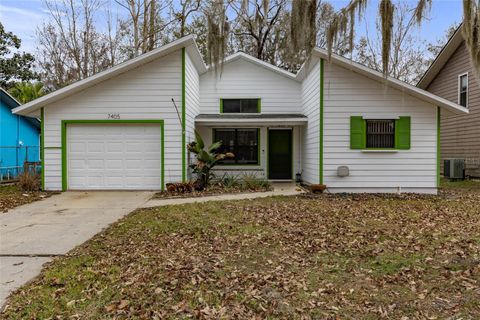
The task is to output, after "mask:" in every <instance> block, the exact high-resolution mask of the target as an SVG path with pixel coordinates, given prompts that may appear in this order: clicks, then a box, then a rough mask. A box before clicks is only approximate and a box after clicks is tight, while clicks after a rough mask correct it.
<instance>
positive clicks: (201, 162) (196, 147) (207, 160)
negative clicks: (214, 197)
mask: <svg viewBox="0 0 480 320" xmlns="http://www.w3.org/2000/svg"><path fill="white" fill-rule="evenodd" d="M221 145H222V142H221V141H218V142H215V143H213V144H212V145H210V147H208V148H207V150H205V143H204V142H203V139H202V137H201V136H200V134H198V132H196V131H195V141H192V142H190V143H189V144H187V150H188V151H189V152H192V153H194V154H195V155H196V162H195V163H193V164H191V165H190V168H192V170H193V173H195V174H196V175H197V181H195V189H196V190H203V189H205V188H206V187H208V185H209V184H210V181H211V180H212V178H214V176H215V175H214V174H213V172H212V169H213V167H215V166H216V165H217V163H218V162H219V161H221V160H223V159H231V158H233V157H235V155H234V154H233V153H231V152H227V153H221V152H219V151H218V149H219V148H220V147H221Z"/></svg>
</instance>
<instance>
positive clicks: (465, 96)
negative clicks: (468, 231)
mask: <svg viewBox="0 0 480 320" xmlns="http://www.w3.org/2000/svg"><path fill="white" fill-rule="evenodd" d="M417 86H418V87H419V88H421V89H424V90H427V91H429V92H431V93H433V94H435V95H438V96H440V97H442V98H445V99H447V100H450V101H452V102H455V103H458V104H460V105H463V106H465V107H467V108H468V109H469V111H470V113H469V114H445V113H443V114H442V115H441V122H440V123H441V124H440V127H441V143H440V144H441V158H442V162H441V163H442V170H443V159H448V158H463V159H465V167H466V168H465V174H466V175H467V176H471V177H480V87H479V84H478V81H477V77H476V75H475V70H474V68H473V65H472V63H471V60H470V56H469V53H468V49H467V47H466V44H465V40H464V39H463V36H462V33H461V28H458V29H457V31H456V32H455V33H454V34H453V36H452V37H451V38H450V40H449V41H448V42H447V44H446V45H445V47H443V49H442V51H441V52H440V54H439V55H438V57H437V58H436V59H435V61H434V62H433V64H432V65H431V66H430V68H429V69H428V70H427V72H426V73H425V75H424V76H423V78H422V79H421V80H420V81H419V83H418V84H417ZM442 172H443V171H442Z"/></svg>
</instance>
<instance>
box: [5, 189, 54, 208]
mask: <svg viewBox="0 0 480 320" xmlns="http://www.w3.org/2000/svg"><path fill="white" fill-rule="evenodd" d="M50 195H51V193H49V192H23V191H21V190H20V189H19V188H18V187H17V186H14V185H5V186H0V213H5V212H7V211H8V210H9V209H12V208H15V207H18V206H21V205H23V204H27V203H30V202H34V201H38V200H41V199H44V198H46V197H49V196H50Z"/></svg>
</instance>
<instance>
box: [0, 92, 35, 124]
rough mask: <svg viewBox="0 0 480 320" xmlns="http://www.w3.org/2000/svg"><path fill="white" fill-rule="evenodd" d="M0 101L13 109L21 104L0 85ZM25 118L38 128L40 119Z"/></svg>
mask: <svg viewBox="0 0 480 320" xmlns="http://www.w3.org/2000/svg"><path fill="white" fill-rule="evenodd" d="M0 101H2V102H5V105H6V106H7V107H8V108H9V109H10V110H13V109H15V108H17V107H18V106H20V105H21V103H20V102H18V101H17V99H15V98H14V97H13V96H12V95H11V94H10V93H8V91H7V90H5V89H3V88H2V87H0ZM25 120H27V121H28V122H30V123H31V124H32V125H33V126H34V127H35V128H37V129H40V121H39V120H38V119H36V118H30V117H25Z"/></svg>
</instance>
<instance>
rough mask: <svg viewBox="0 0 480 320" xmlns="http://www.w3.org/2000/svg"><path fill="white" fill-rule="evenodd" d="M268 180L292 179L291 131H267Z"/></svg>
mask: <svg viewBox="0 0 480 320" xmlns="http://www.w3.org/2000/svg"><path fill="white" fill-rule="evenodd" d="M268 178H269V179H292V130H284V129H281V130H268Z"/></svg>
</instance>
